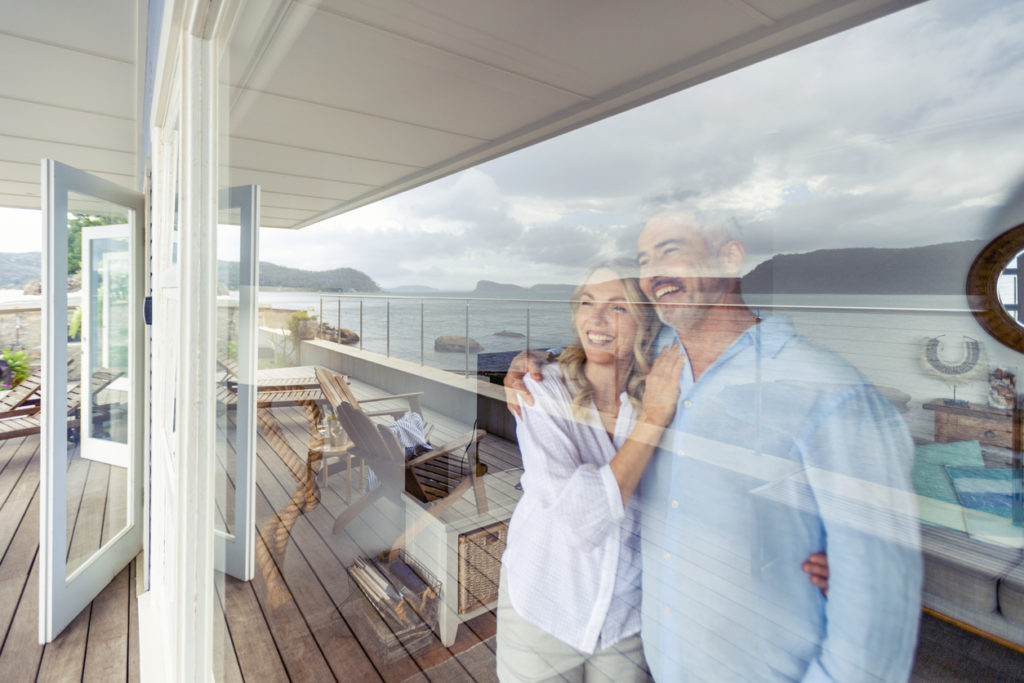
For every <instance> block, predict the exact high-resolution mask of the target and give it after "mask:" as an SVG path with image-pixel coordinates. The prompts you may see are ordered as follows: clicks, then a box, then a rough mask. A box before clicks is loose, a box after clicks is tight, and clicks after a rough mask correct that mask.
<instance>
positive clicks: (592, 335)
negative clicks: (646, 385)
mask: <svg viewBox="0 0 1024 683" xmlns="http://www.w3.org/2000/svg"><path fill="white" fill-rule="evenodd" d="M576 332H577V333H578V334H579V337H580V342H581V343H582V344H583V351H584V353H586V355H587V362H588V363H615V362H622V361H625V362H628V361H629V360H630V359H631V358H632V356H633V342H634V341H635V340H636V335H637V334H639V333H640V331H639V325H638V324H637V321H636V319H635V318H634V317H633V314H632V313H630V310H629V307H628V306H627V305H626V290H625V288H624V287H623V286H622V280H621V279H620V278H619V276H618V275H617V274H616V273H615V272H614V271H611V270H607V269H600V270H597V271H595V272H594V274H593V275H591V276H590V278H589V279H588V280H587V282H586V284H584V285H583V292H582V294H581V295H580V300H579V303H578V304H577V305H576Z"/></svg>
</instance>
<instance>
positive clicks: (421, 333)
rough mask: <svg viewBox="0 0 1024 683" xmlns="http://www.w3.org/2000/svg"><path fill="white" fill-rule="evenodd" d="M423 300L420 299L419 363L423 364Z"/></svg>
mask: <svg viewBox="0 0 1024 683" xmlns="http://www.w3.org/2000/svg"><path fill="white" fill-rule="evenodd" d="M423 333H424V328H423V300H422V299H420V365H423V364H424V362H423Z"/></svg>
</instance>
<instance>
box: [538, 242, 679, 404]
mask: <svg viewBox="0 0 1024 683" xmlns="http://www.w3.org/2000/svg"><path fill="white" fill-rule="evenodd" d="M599 270H610V271H612V272H613V273H615V274H616V275H618V276H619V279H620V280H621V282H622V288H623V290H624V291H625V294H626V308H627V309H628V310H629V314H630V315H631V316H633V319H634V320H636V323H637V334H636V339H635V340H634V341H633V357H632V359H631V360H630V363H629V366H628V367H627V368H626V373H627V375H626V395H627V396H629V400H630V403H632V404H633V407H634V408H639V407H640V401H641V399H642V398H643V395H644V382H645V380H646V379H647V373H648V372H650V370H651V358H650V354H651V347H652V346H653V345H654V338H655V337H656V336H657V334H658V330H660V329H661V322H660V321H659V320H658V316H657V314H656V312H655V311H654V307H653V306H652V305H651V302H650V300H649V299H648V298H647V296H646V295H645V294H644V293H643V290H641V289H640V280H639V278H637V277H636V274H635V273H636V264H635V263H634V262H632V261H629V260H627V259H616V260H613V261H606V262H603V263H598V264H597V265H595V266H593V267H592V268H590V270H588V271H587V274H586V276H585V277H584V278H583V280H582V282H581V283H580V285H579V287H577V288H576V290H575V291H574V292H573V293H572V298H571V300H570V305H571V306H572V337H573V339H572V343H571V344H570V345H569V346H567V347H566V349H565V350H564V351H562V354H561V355H560V356H559V357H558V365H559V367H560V368H561V369H562V375H563V376H564V377H565V381H566V384H567V385H568V387H569V391H570V392H571V393H572V395H573V397H572V412H573V414H574V415H576V416H577V417H578V418H582V417H584V416H585V415H586V413H587V411H588V409H589V408H590V404H591V402H593V400H594V387H593V385H591V383H590V381H589V380H588V379H587V377H586V375H585V374H584V372H583V366H584V364H585V363H586V361H587V355H586V352H585V351H584V350H583V342H582V340H581V339H580V336H579V331H578V330H577V329H576V313H577V311H578V310H579V307H580V300H581V298H582V296H583V290H584V289H585V288H586V286H587V283H588V282H589V281H590V279H591V278H592V277H593V276H594V273H596V272H597V271H599Z"/></svg>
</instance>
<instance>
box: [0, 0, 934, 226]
mask: <svg viewBox="0 0 1024 683" xmlns="http://www.w3.org/2000/svg"><path fill="white" fill-rule="evenodd" d="M136 1H137V0H90V2H88V3H75V2H59V1H58V0H44V1H39V0H36V1H35V2H32V3H27V2H17V1H16V0H0V7H2V11H3V16H4V21H3V22H2V26H0V204H3V205H8V206H30V207H38V206H39V191H38V183H39V159H40V158H41V157H52V158H56V159H58V160H61V161H64V162H65V163H68V164H71V165H74V166H78V167H80V168H83V169H85V170H88V171H92V172H94V173H98V174H99V175H101V176H104V177H107V178H110V179H112V180H115V181H117V182H120V183H121V184H123V185H127V186H133V187H134V186H136V185H137V177H136V176H137V170H136V169H137V168H138V161H137V154H138V149H139V139H140V136H139V135H138V120H139V118H140V115H139V112H140V111H141V102H140V100H141V96H140V95H139V90H140V86H139V83H140V82H141V80H140V78H141V77H140V71H141V67H140V61H141V60H140V59H139V58H138V57H137V54H138V53H139V50H137V47H136V37H137V36H138V35H139V30H138V19H137V16H136V9H135V5H136ZM913 2H914V0H848V1H837V0H746V1H744V0H634V1H632V2H623V1H622V0H323V1H322V2H316V1H315V0H246V2H244V3H243V5H242V8H241V10H240V11H239V13H238V15H237V20H236V23H235V26H234V28H233V31H232V38H231V41H230V43H229V49H228V50H227V51H226V52H225V58H224V59H225V61H224V62H223V79H224V83H223V86H224V87H223V90H222V92H223V93H224V100H222V101H223V102H224V104H225V105H226V107H227V112H222V113H223V114H224V118H222V120H225V121H227V122H228V130H227V131H225V132H226V136H225V137H224V138H223V142H224V143H225V144H224V145H223V146H222V162H223V163H225V164H226V165H227V166H228V168H229V170H230V175H229V177H228V178H225V179H224V182H225V184H231V185H241V184H248V183H257V184H259V185H260V186H261V187H262V188H263V207H262V214H263V221H262V223H263V224H264V225H266V226H274V227H292V228H294V227H303V226H305V225H309V224H311V223H314V222H317V221H319V220H322V219H324V218H327V217H330V216H332V215H335V214H338V213H341V212H343V211H347V210H350V209H353V208H355V207H357V206H361V205H364V204H367V203H370V202H373V201H377V200H379V199H382V198H384V197H387V196H390V195H393V194H396V193H398V192H401V191H403V190H406V189H409V188H411V187H415V186H417V185H420V184H423V183H425V182H428V181H430V180H434V179H436V178H440V177H442V176H444V175H447V174H449V173H453V172H455V171H458V170H461V169H464V168H468V167H470V166H473V165H475V164H478V163H481V162H482V161H485V160H487V159H491V158H494V157H496V156H500V155H502V154H505V153H508V152H510V151H513V150H515V149H519V148H522V147H525V146H527V145H530V144H533V143H535V142H538V141H540V140H544V139H546V138H549V137H552V136H555V135H558V134H561V133H564V132H566V131H569V130H572V129H574V128H577V127H579V126H582V125H585V124H587V123H590V122H592V121H595V120H598V119H601V118H604V117H606V116H610V115H612V114H614V113H617V112H620V111H623V110H625V109H628V108H631V107H634V106H636V105H638V104H641V103H643V102H647V101H650V100H652V99H656V98H658V97H661V96H664V95H667V94H669V93H672V92H676V91H678V90H680V89H683V88H686V87H688V86H690V85H693V84H695V83H699V82H701V81H704V80H707V79H709V78H713V77H715V76H717V75H720V74H722V73H726V72H728V71H731V70H734V69H737V68H740V67H742V66H745V65H747V64H749V63H752V62H754V61H758V60H760V59H764V58H765V57H768V56H771V55H773V54H778V53H779V52H783V51H785V50H788V49H791V48H793V47H796V46H797V45H801V44H804V43H807V42H809V41H811V40H815V39H817V38H820V37H823V36H825V35H829V34H831V33H835V32H837V31H840V30H843V29H845V28H848V27H850V26H853V25H856V24H858V23H862V22H864V21H867V20H869V19H871V18H874V17H876V16H879V15H881V14H885V13H888V12H891V11H893V10H895V9H899V8H901V7H904V6H907V5H910V4H913Z"/></svg>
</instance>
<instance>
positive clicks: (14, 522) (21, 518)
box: [0, 467, 39, 680]
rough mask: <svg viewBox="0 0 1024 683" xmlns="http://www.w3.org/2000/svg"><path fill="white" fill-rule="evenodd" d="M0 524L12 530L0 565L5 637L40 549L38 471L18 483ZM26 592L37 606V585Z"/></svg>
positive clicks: (0, 511)
mask: <svg viewBox="0 0 1024 683" xmlns="http://www.w3.org/2000/svg"><path fill="white" fill-rule="evenodd" d="M0 520H2V522H3V526H4V527H5V532H6V530H7V529H8V528H9V529H10V530H11V532H10V538H11V541H10V543H9V545H8V546H7V552H6V553H4V555H3V559H2V561H0V629H2V631H3V632H4V633H6V632H7V631H8V629H9V628H10V625H11V623H12V622H13V621H14V620H15V618H16V616H17V610H18V609H19V608H22V605H21V603H20V600H21V597H22V595H24V591H25V590H26V588H25V586H26V581H28V580H29V579H28V577H29V575H30V574H31V573H32V571H33V566H34V562H35V558H36V552H37V551H38V549H39V470H38V468H36V467H29V468H28V469H27V470H26V472H25V473H24V474H23V475H22V477H21V478H20V479H19V480H18V484H17V485H16V486H15V489H14V491H12V492H11V495H10V496H8V498H7V501H6V503H5V505H4V506H3V507H2V508H0ZM28 590H29V591H30V592H29V593H28V597H29V601H30V602H32V603H33V604H35V603H37V602H38V597H36V592H37V591H38V587H37V585H36V584H33V585H30V586H29V587H28ZM4 649H5V650H6V646H5V647H4ZM0 680H4V679H3V678H0Z"/></svg>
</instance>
